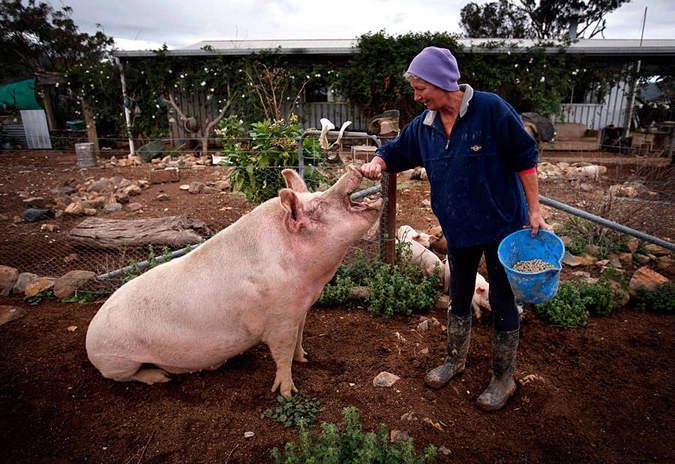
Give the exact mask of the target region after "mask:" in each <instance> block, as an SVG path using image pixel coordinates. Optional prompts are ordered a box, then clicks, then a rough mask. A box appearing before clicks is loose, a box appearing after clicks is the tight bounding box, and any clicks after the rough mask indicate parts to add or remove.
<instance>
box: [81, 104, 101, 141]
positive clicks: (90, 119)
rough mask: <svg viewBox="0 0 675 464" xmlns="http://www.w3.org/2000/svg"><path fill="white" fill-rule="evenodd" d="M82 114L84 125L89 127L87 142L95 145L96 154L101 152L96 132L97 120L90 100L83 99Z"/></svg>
mask: <svg viewBox="0 0 675 464" xmlns="http://www.w3.org/2000/svg"><path fill="white" fill-rule="evenodd" d="M82 114H83V115H84V123H85V125H86V127H87V140H88V141H89V142H91V143H93V144H94V152H95V153H98V152H99V151H100V149H99V146H98V133H97V132H96V120H95V119H94V112H93V111H92V110H91V105H90V104H89V100H87V99H86V98H83V99H82Z"/></svg>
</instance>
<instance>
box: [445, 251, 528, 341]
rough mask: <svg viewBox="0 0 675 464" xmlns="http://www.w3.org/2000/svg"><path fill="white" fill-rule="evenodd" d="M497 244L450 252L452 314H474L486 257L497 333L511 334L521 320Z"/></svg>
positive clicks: (494, 324)
mask: <svg viewBox="0 0 675 464" xmlns="http://www.w3.org/2000/svg"><path fill="white" fill-rule="evenodd" d="M498 246H499V244H498V243H487V244H485V245H477V246H472V247H467V248H449V249H448V264H449V265H450V311H451V312H452V313H453V314H454V315H456V316H461V317H465V316H468V315H470V314H471V299H472V298H473V293H474V288H475V282H476V272H477V271H478V265H479V264H480V258H481V256H482V255H483V254H485V264H486V265H487V273H488V275H487V280H488V282H489V283H490V296H489V299H490V306H491V307H492V319H493V326H494V329H495V330H498V331H503V332H508V331H512V330H516V329H519V328H520V316H519V314H518V308H517V307H516V301H515V298H514V296H513V291H512V290H511V286H510V285H509V281H508V278H507V277H506V272H505V271H504V267H503V266H502V264H501V263H500V262H499V258H498V257H497V247H498Z"/></svg>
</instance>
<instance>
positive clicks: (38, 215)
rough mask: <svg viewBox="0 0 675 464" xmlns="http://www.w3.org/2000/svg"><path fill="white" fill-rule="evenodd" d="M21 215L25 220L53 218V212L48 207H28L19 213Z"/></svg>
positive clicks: (33, 220) (34, 220)
mask: <svg viewBox="0 0 675 464" xmlns="http://www.w3.org/2000/svg"><path fill="white" fill-rule="evenodd" d="M21 217H22V218H23V220H24V221H26V222H37V221H44V220H46V219H53V218H54V212H53V211H51V210H49V209H37V208H28V209H27V210H26V211H24V212H23V213H22V214H21Z"/></svg>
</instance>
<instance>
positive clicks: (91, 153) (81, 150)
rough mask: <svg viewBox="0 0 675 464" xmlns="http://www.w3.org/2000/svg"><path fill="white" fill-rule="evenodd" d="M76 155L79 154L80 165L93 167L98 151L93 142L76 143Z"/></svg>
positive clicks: (78, 162) (78, 161)
mask: <svg viewBox="0 0 675 464" xmlns="http://www.w3.org/2000/svg"><path fill="white" fill-rule="evenodd" d="M75 155H76V156H77V166H78V167H80V168H92V167H94V166H96V151H95V150H94V144H93V143H91V142H88V143H76V144H75Z"/></svg>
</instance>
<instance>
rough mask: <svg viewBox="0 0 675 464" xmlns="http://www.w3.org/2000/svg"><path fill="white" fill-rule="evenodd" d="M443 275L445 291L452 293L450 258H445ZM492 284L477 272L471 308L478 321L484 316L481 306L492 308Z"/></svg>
mask: <svg viewBox="0 0 675 464" xmlns="http://www.w3.org/2000/svg"><path fill="white" fill-rule="evenodd" d="M441 275H443V282H444V286H443V291H444V292H445V293H446V294H449V293H450V263H448V259H447V258H446V259H444V260H443V270H442V272H441ZM489 296H490V284H488V282H487V280H485V277H483V276H482V275H481V274H480V272H477V273H476V283H475V286H474V291H473V297H472V298H471V308H472V309H473V313H474V315H475V316H476V319H477V320H478V321H480V320H481V318H482V317H483V312H482V309H481V308H485V309H489V310H492V308H491V307H490V300H489Z"/></svg>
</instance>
